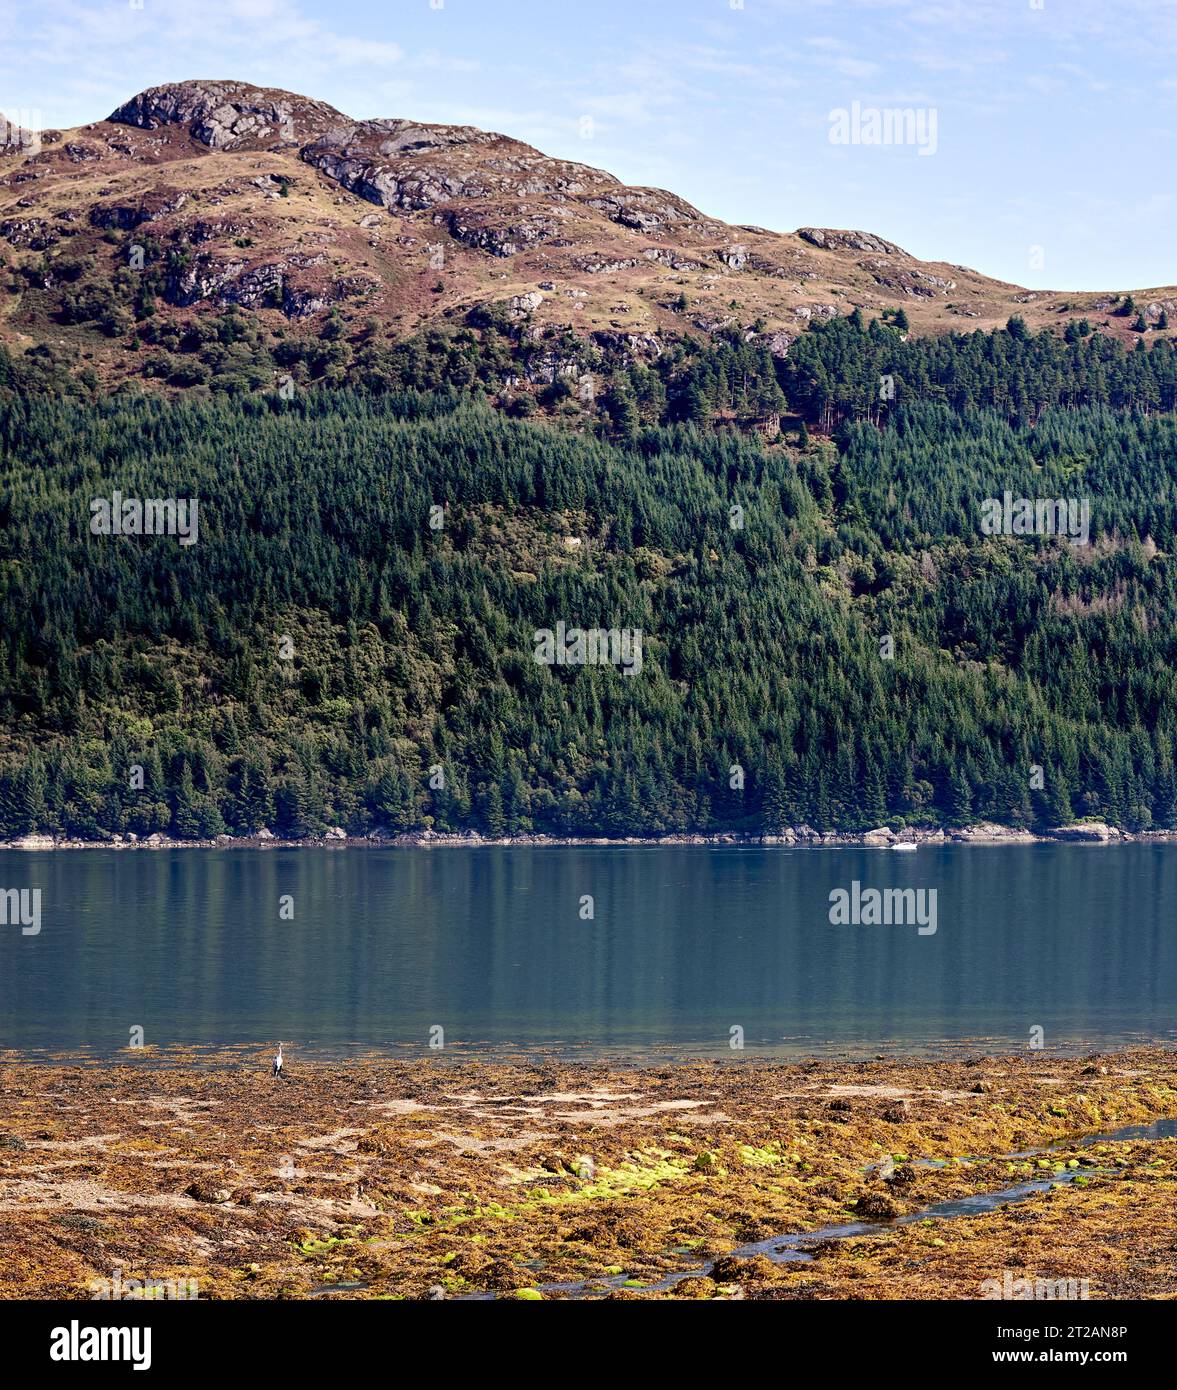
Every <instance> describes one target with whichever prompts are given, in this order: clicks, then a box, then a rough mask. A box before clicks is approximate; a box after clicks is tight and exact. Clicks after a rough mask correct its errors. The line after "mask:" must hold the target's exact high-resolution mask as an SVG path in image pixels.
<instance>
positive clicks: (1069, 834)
mask: <svg viewBox="0 0 1177 1390" xmlns="http://www.w3.org/2000/svg"><path fill="white" fill-rule="evenodd" d="M1171 840H1177V830H1139V831H1127V830H1121V829H1119V828H1118V827H1117V826H1114V825H1108V824H1107V823H1106V822H1105V821H1077V822H1076V823H1075V824H1073V825H1061V826H1056V827H1054V828H1053V829H1050V830H1045V831H1033V830H1026V829H1022V828H1014V827H1010V826H1007V825H995V824H992V823H990V822H983V823H981V824H978V825H969V826H962V827H952V828H950V829H943V828H939V829H922V828H921V829H912V828H910V827H908V828H906V829H903V830H899V831H895V830H891V829H890V828H889V827H887V826H879V827H878V828H876V829H874V830H868V831H865V832H864V833H861V834H852V835H851V834H840V833H837V832H832V831H831V832H826V833H822V832H821V831H818V830H814V829H813V828H812V827H810V826H807V825H801V826H792V827H787V828H785V829H783V830H781V831H780V833H779V834H776V835H752V834H740V833H738V832H735V831H728V832H722V833H718V834H714V835H702V834H671V835H627V836H620V837H614V838H609V837H607V836H574V835H503V836H489V835H481V834H479V833H478V832H477V831H475V830H466V831H462V832H460V833H457V834H443V833H439V832H437V831H434V830H419V831H410V832H407V833H404V834H398V833H395V832H393V831H387V830H372V831H368V832H367V833H365V834H357V835H349V834H348V833H347V831H345V830H344V829H343V828H342V827H341V826H337V825H336V826H331V827H330V829H328V830H327V831H326V832H325V833H324V834H322V835H314V836H308V837H307V838H305V839H301V840H284V839H282V838H281V837H280V836H277V835H275V834H274V833H273V831H271V830H259V831H258V832H257V833H256V834H255V835H217V836H216V837H215V838H213V839H207V840H176V839H172V838H171V837H170V836H168V835H164V834H161V833H160V832H158V831H157V832H156V833H155V834H153V835H147V836H143V837H140V836H138V835H134V834H127V835H113V836H112V837H111V838H110V839H109V840H79V839H72V838H70V837H68V836H53V835H22V836H19V837H17V838H16V839H13V840H0V849H20V850H59V849H323V848H332V849H342V848H344V847H345V846H346V847H348V848H360V849H363V848H369V849H370V848H388V847H390V846H391V847H400V848H431V847H436V848H448V847H463V846H464V847H467V848H470V847H475V846H483V847H485V846H491V847H507V846H512V845H557V846H562V847H565V848H581V847H586V846H590V845H737V846H738V845H743V846H749V847H751V846H761V845H777V846H786V847H798V846H800V847H804V848H817V849H831V848H843V847H847V846H857V847H859V848H867V849H897V848H912V849H914V848H918V847H919V846H920V845H945V844H953V845H1036V844H1059V843H1062V844H1105V845H1106V844H1128V843H1133V842H1137V841H1140V842H1143V843H1150V842H1160V843H1164V842H1168V841H1171Z"/></svg>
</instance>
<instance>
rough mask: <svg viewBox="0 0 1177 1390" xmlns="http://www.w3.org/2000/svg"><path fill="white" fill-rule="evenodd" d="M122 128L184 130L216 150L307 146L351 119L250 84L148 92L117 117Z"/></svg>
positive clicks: (189, 85) (171, 86) (172, 86)
mask: <svg viewBox="0 0 1177 1390" xmlns="http://www.w3.org/2000/svg"><path fill="white" fill-rule="evenodd" d="M107 119H108V120H110V121H113V122H114V123H115V124H117V125H129V126H137V127H139V129H141V130H158V129H159V127H160V126H165V125H180V126H183V127H184V128H185V129H186V130H187V132H188V134H189V135H191V136H192V138H193V139H194V140H199V141H200V143H201V144H203V145H207V146H208V147H209V148H210V149H214V150H233V149H240V148H243V147H249V146H257V145H262V144H273V143H274V142H275V141H283V142H287V143H292V142H293V143H300V144H301V143H304V142H306V141H308V140H312V139H315V138H317V137H318V136H319V135H321V134H322V133H323V131H324V130H326V129H329V128H330V127H332V126H338V125H341V124H344V125H346V124H347V117H346V116H344V115H342V114H341V113H340V112H339V111H336V110H335V108H334V107H333V106H328V105H327V104H326V102H322V101H313V100H311V99H310V98H309V97H297V96H294V95H293V94H291V93H290V92H279V91H275V90H273V89H271V88H265V87H253V86H250V85H249V84H248V83H245V82H173V83H168V84H167V85H165V86H162V87H149V88H148V89H147V91H145V92H140V93H139V95H138V96H135V97H132V98H131V100H130V101H128V102H126V103H125V104H124V105H122V106H120V107H119V108H118V109H117V110H116V111H112V112H111V114H110V116H109V117H107Z"/></svg>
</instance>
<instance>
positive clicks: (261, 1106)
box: [0, 1046, 1177, 1301]
mask: <svg viewBox="0 0 1177 1390" xmlns="http://www.w3.org/2000/svg"><path fill="white" fill-rule="evenodd" d="M177 1060H178V1062H179V1065H177V1066H176V1067H174V1068H168V1069H166V1070H158V1069H155V1068H147V1067H143V1066H140V1065H135V1064H132V1063H129V1062H126V1061H120V1062H118V1063H115V1064H113V1065H111V1066H108V1067H102V1068H93V1069H89V1068H83V1067H78V1066H76V1065H74V1066H71V1065H68V1064H64V1063H58V1064H56V1065H48V1066H46V1065H37V1064H30V1063H27V1062H21V1061H13V1060H11V1059H8V1058H0V1090H2V1093H3V1095H4V1096H5V1099H6V1104H5V1106H4V1111H3V1113H2V1114H0V1239H3V1240H4V1242H5V1248H6V1250H7V1251H8V1253H9V1256H10V1258H9V1262H8V1271H9V1273H8V1277H7V1278H6V1279H5V1280H4V1281H2V1282H0V1299H10V1298H15V1299H22V1298H36V1297H57V1298H70V1299H89V1298H92V1297H93V1296H94V1292H93V1291H94V1289H95V1288H96V1287H99V1286H106V1287H109V1286H110V1284H111V1282H112V1281H114V1280H121V1283H122V1285H123V1287H127V1281H128V1280H129V1279H133V1280H139V1281H141V1282H145V1281H147V1280H152V1281H160V1280H162V1281H164V1282H165V1285H167V1284H168V1283H169V1282H170V1284H171V1285H173V1286H184V1287H188V1288H190V1289H194V1290H195V1291H196V1292H195V1294H194V1295H193V1296H195V1297H197V1298H199V1299H200V1300H208V1301H212V1300H221V1299H272V1298H288V1299H289V1298H293V1299H306V1298H321V1297H326V1298H331V1299H339V1298H342V1299H368V1298H383V1299H395V1300H418V1299H428V1300H431V1301H432V1300H437V1299H467V1298H476V1299H479V1298H497V1299H504V1298H506V1299H510V1300H514V1299H524V1300H533V1301H549V1300H551V1301H560V1300H564V1299H568V1298H577V1299H579V1298H590V1299H591V1298H603V1299H610V1300H618V1299H626V1300H628V1299H639V1300H650V1299H664V1298H684V1297H685V1298H691V1299H696V1298H700V1299H712V1300H725V1299H731V1298H737V1299H738V1298H747V1299H771V1300H780V1299H801V1300H811V1299H840V1300H842V1299H846V1300H857V1299H863V1298H868V1299H878V1298H882V1299H909V1298H920V1299H926V1298H933V1299H970V1300H974V1299H982V1298H992V1297H1007V1298H1008V1297H1018V1296H1022V1295H1018V1294H1016V1293H1010V1292H1002V1291H1001V1290H1002V1289H1003V1288H1004V1282H1005V1281H1006V1276H1007V1274H1008V1275H1009V1276H1010V1278H1012V1279H1016V1280H1020V1279H1023V1278H1024V1279H1029V1280H1031V1281H1034V1280H1045V1281H1051V1283H1053V1282H1054V1281H1060V1280H1061V1281H1080V1282H1081V1284H1082V1288H1083V1290H1084V1291H1083V1293H1082V1294H1081V1295H1079V1296H1081V1297H1083V1298H1088V1297H1089V1298H1091V1299H1109V1298H1110V1299H1116V1298H1134V1297H1150V1296H1151V1297H1172V1296H1173V1294H1174V1293H1177V1271H1174V1269H1173V1265H1172V1253H1171V1252H1172V1247H1173V1242H1174V1239H1175V1237H1177V1217H1175V1216H1174V1211H1173V1199H1172V1193H1173V1190H1174V1185H1175V1184H1177V1144H1174V1143H1173V1139H1172V1138H1171V1137H1170V1135H1171V1133H1173V1132H1174V1130H1175V1129H1177V1052H1175V1050H1174V1048H1173V1047H1172V1046H1168V1047H1166V1046H1143V1047H1137V1048H1134V1049H1129V1050H1127V1051H1122V1052H1121V1051H1117V1052H1106V1051H1102V1052H1095V1053H1089V1054H1087V1055H1086V1056H1078V1057H1059V1056H1056V1055H1053V1054H1049V1053H1036V1054H1028V1053H1016V1054H1011V1053H1005V1054H1003V1055H1000V1056H993V1057H975V1056H973V1057H963V1058H958V1059H952V1060H944V1061H928V1060H911V1059H903V1058H890V1059H876V1060H873V1061H859V1062H846V1061H838V1060H834V1059H828V1060H810V1061H796V1062H775V1061H763V1062H762V1061H756V1062H754V1063H753V1064H751V1065H742V1066H736V1067H716V1066H714V1065H711V1064H709V1063H705V1062H690V1063H685V1064H683V1065H682V1066H675V1067H668V1066H667V1065H666V1063H665V1062H661V1063H659V1062H653V1063H651V1064H649V1065H647V1066H645V1067H643V1068H641V1069H638V1070H631V1069H621V1068H618V1067H615V1066H612V1065H610V1064H609V1063H607V1062H590V1063H588V1064H587V1065H582V1064H571V1065H570V1064H567V1063H563V1062H561V1061H558V1060H553V1059H541V1060H533V1061H531V1062H519V1061H517V1062H502V1063H486V1062H477V1061H471V1062H465V1061H456V1060H455V1059H453V1058H452V1057H448V1056H446V1055H444V1054H442V1055H438V1056H437V1057H435V1058H432V1059H428V1060H426V1059H420V1060H416V1061H394V1060H383V1059H372V1058H354V1059H351V1060H348V1061H345V1062H339V1063H326V1062H314V1061H308V1060H305V1059H303V1058H300V1057H299V1056H298V1055H297V1054H295V1055H293V1056H292V1057H291V1058H289V1059H288V1070H287V1074H286V1078H285V1080H282V1081H278V1080H273V1079H272V1078H271V1077H270V1076H269V1075H268V1074H267V1072H268V1061H269V1057H268V1051H267V1050H265V1049H257V1048H255V1049H249V1050H245V1051H243V1052H242V1053H240V1054H238V1055H237V1056H236V1058H235V1059H227V1060H230V1061H231V1062H234V1063H235V1064H231V1065H228V1066H226V1067H224V1068H217V1069H215V1070H210V1069H205V1068H201V1067H199V1066H194V1065H192V1062H191V1059H190V1058H189V1059H187V1060H185V1059H183V1058H182V1057H181V1058H177ZM994 1289H997V1290H998V1292H997V1293H996V1294H995V1293H994ZM122 1296H123V1297H133V1296H135V1295H133V1294H124V1295H122ZM164 1296H165V1297H167V1296H171V1295H168V1294H164ZM1070 1296H1074V1295H1070Z"/></svg>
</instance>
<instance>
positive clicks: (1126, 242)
mask: <svg viewBox="0 0 1177 1390" xmlns="http://www.w3.org/2000/svg"><path fill="white" fill-rule="evenodd" d="M137 3H139V0H79V2H78V3H75V0H35V3H34V2H33V0H0V35H2V36H3V37H0V110H3V111H7V112H9V113H11V112H14V111H16V112H20V111H39V112H40V113H41V120H42V124H43V125H45V126H54V125H57V126H65V125H76V124H79V123H81V122H83V121H86V120H93V119H95V118H97V117H100V116H104V115H106V114H107V113H108V112H109V111H110V110H111V109H112V108H113V107H114V106H116V105H117V104H118V103H119V102H121V101H123V100H125V99H126V98H127V97H129V96H131V95H132V94H133V93H135V92H137V91H139V90H141V89H142V88H144V87H147V86H152V85H155V84H157V83H160V82H166V81H174V80H178V79H181V78H188V77H206V78H208V77H226V78H240V79H243V80H247V81H252V82H257V83H259V84H265V85H269V86H282V87H287V88H290V89H292V90H294V91H300V92H303V93H305V94H307V95H311V96H316V97H320V98H322V99H324V100H326V101H329V102H331V103H332V104H333V105H335V106H337V107H339V108H340V109H341V110H343V111H345V112H347V113H348V114H349V115H352V116H357V117H364V116H406V117H413V118H416V119H420V120H429V121H448V122H460V123H469V124H474V125H480V126H485V127H489V128H491V129H496V130H501V131H504V132H506V133H508V134H510V135H514V136H517V137H518V138H520V139H524V140H527V141H529V142H530V143H532V144H534V145H537V146H538V147H539V148H540V149H542V150H544V151H546V152H547V153H550V154H557V155H562V156H565V157H567V158H573V159H580V160H583V161H585V162H587V163H591V164H597V165H601V166H603V167H605V168H607V169H609V170H611V171H612V172H613V173H615V174H617V175H618V176H619V177H621V178H622V179H624V180H625V181H626V182H630V183H645V184H654V185H658V186H661V187H665V188H670V189H673V190H674V191H675V192H676V193H680V194H682V195H683V196H684V197H686V198H688V199H689V200H690V201H691V202H693V203H696V204H697V205H698V206H699V207H701V208H703V209H704V210H705V211H707V212H709V213H712V214H714V215H717V216H720V217H722V218H725V219H726V220H728V221H730V222H737V223H740V222H743V223H755V224H757V225H759V226H764V227H771V228H775V229H779V230H786V231H791V230H792V229H794V228H796V227H798V226H806V225H813V226H831V227H860V228H864V229H866V230H869V231H873V232H876V233H878V234H879V235H881V236H885V237H887V238H889V239H891V240H893V241H897V242H898V243H899V244H900V245H901V246H904V247H906V248H907V249H908V250H910V251H912V252H914V253H915V254H917V255H920V256H923V257H926V258H929V259H943V260H948V261H952V262H955V263H958V264H963V265H969V266H973V267H975V268H976V269H978V270H981V271H984V272H985V273H987V274H990V275H996V276H998V277H1000V278H1003V279H1008V280H1014V281H1017V282H1018V283H1020V284H1025V285H1031V286H1038V287H1053V288H1061V289H1117V288H1127V287H1140V288H1147V287H1152V286H1156V285H1162V284H1172V283H1174V282H1177V238H1175V237H1174V222H1175V216H1174V214H1175V213H1177V182H1175V177H1174V176H1175V174H1177V120H1175V119H1174V118H1175V116H1177V3H1174V0H940V3H936V2H935V0H742V6H741V0H579V2H578V0H441V3H440V4H439V3H438V0H333V3H330V4H327V3H324V0H141V5H142V7H141V8H135V7H134V6H135V4H137ZM854 102H858V103H860V107H861V108H862V109H864V110H869V109H877V110H880V111H882V110H885V109H887V108H896V107H904V108H913V109H916V110H921V111H924V112H934V113H935V119H936V150H935V153H934V154H931V155H924V154H921V153H920V150H919V148H918V147H917V146H915V145H912V144H908V145H890V146H882V145H877V144H876V145H868V144H841V145H838V144H833V143H831V140H830V132H831V112H833V111H835V110H837V109H849V108H850V107H851V106H852V103H854ZM586 117H587V118H590V119H588V120H586Z"/></svg>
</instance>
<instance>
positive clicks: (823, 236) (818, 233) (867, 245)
mask: <svg viewBox="0 0 1177 1390" xmlns="http://www.w3.org/2000/svg"><path fill="white" fill-rule="evenodd" d="M797 235H798V236H799V237H800V238H801V240H802V241H807V242H809V244H810V245H811V246H820V247H821V248H822V250H823V251H874V252H876V253H877V254H879V255H882V256H906V255H907V252H906V251H904V250H903V249H902V247H899V246H896V245H895V243H894V242H891V241H884V240H883V238H882V237H878V236H872V235H871V233H870V232H847V231H840V230H838V229H836V228H833V227H798V228H797Z"/></svg>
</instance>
